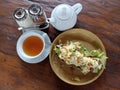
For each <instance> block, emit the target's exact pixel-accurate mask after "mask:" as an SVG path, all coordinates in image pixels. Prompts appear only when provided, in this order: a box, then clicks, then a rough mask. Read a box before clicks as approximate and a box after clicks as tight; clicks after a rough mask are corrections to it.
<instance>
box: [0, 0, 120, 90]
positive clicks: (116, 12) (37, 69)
mask: <svg viewBox="0 0 120 90" xmlns="http://www.w3.org/2000/svg"><path fill="white" fill-rule="evenodd" d="M33 2H38V3H40V5H41V6H42V7H43V8H44V10H45V12H46V14H47V17H50V14H51V12H52V10H53V9H54V7H55V6H57V5H59V4H61V3H66V4H70V5H74V4H75V3H78V2H79V3H81V4H82V5H83V10H82V12H81V13H80V14H79V15H78V21H77V24H76V25H75V28H83V29H88V30H89V31H91V32H93V33H95V34H96V35H97V36H98V37H99V38H100V39H101V40H102V41H103V44H104V45H105V48H106V51H107V55H108V57H109V58H108V61H107V65H106V69H105V71H104V73H103V74H102V75H101V76H100V77H99V79H97V80H96V81H95V82H93V83H91V84H89V85H85V86H72V85H69V84H66V83H64V82H63V81H61V80H60V79H59V78H58V77H57V76H56V75H55V74H54V73H53V71H52V69H51V67H50V64H49V58H48V57H47V58H46V60H44V61H43V62H41V63H39V64H28V63H25V62H23V61H22V60H21V59H20V58H19V57H18V55H17V52H16V43H17V40H18V38H19V36H20V35H21V34H22V32H21V31H18V30H17V28H18V25H17V24H16V22H15V21H14V19H13V16H12V12H13V11H14V10H15V9H16V8H17V7H26V8H27V7H28V6H29V5H31V4H32V3H33ZM44 31H45V32H46V33H47V34H48V35H49V37H50V39H51V41H53V40H54V39H55V37H56V36H57V35H59V34H60V33H61V32H59V31H57V30H56V29H54V28H53V27H52V26H51V25H50V27H49V28H48V29H46V30H44ZM0 90H120V0H0Z"/></svg>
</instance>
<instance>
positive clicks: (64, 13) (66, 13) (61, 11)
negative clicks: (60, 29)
mask: <svg viewBox="0 0 120 90" xmlns="http://www.w3.org/2000/svg"><path fill="white" fill-rule="evenodd" d="M55 13H56V16H57V17H58V18H59V19H62V20H66V19H69V18H70V17H71V16H72V14H71V8H70V7H69V5H66V4H62V5H59V6H58V7H57V8H56V11H55Z"/></svg>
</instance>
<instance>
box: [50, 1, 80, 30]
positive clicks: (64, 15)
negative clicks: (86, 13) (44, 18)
mask: <svg viewBox="0 0 120 90" xmlns="http://www.w3.org/2000/svg"><path fill="white" fill-rule="evenodd" d="M81 10H82V5H81V4H80V3H77V4H75V5H73V6H70V5H68V4H60V5H58V6H56V7H55V8H54V9H53V11H52V14H51V18H49V19H48V20H49V22H50V24H52V26H53V27H54V28H56V29H57V30H59V31H64V30H67V29H70V28H72V27H74V25H75V24H76V21H77V15H78V14H79V13H80V11H81Z"/></svg>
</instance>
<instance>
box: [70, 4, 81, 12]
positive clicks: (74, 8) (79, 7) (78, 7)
mask: <svg viewBox="0 0 120 90" xmlns="http://www.w3.org/2000/svg"><path fill="white" fill-rule="evenodd" d="M72 8H73V10H74V11H75V13H76V14H79V13H80V12H81V10H82V4H80V3H76V4H75V5H73V6H72Z"/></svg>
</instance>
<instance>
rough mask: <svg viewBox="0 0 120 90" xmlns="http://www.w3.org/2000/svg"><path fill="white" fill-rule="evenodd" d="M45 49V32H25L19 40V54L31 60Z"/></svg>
mask: <svg viewBox="0 0 120 90" xmlns="http://www.w3.org/2000/svg"><path fill="white" fill-rule="evenodd" d="M44 49H45V41H44V34H43V35H40V34H39V33H36V32H25V33H24V34H23V35H21V37H20V38H19V40H18V42H17V52H18V55H19V56H20V57H21V58H22V59H24V61H25V59H27V60H31V59H35V58H37V57H39V56H40V55H41V54H42V53H43V51H44Z"/></svg>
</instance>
